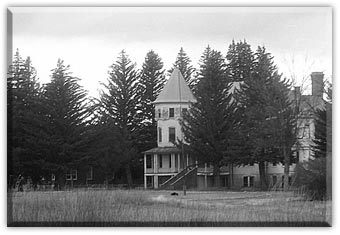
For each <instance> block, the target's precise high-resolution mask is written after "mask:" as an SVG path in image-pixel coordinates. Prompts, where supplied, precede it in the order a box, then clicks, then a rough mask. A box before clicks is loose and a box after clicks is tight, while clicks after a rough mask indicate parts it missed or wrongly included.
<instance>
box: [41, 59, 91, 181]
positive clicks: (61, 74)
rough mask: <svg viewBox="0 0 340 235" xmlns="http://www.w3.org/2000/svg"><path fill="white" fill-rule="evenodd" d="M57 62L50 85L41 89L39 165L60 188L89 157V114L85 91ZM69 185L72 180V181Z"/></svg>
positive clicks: (66, 67)
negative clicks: (67, 176) (42, 123)
mask: <svg viewBox="0 0 340 235" xmlns="http://www.w3.org/2000/svg"><path fill="white" fill-rule="evenodd" d="M69 68H70V66H65V65H64V62H63V61H62V60H60V59H59V60H58V63H57V67H56V68H55V69H53V70H52V76H51V82H50V83H48V84H46V85H45V87H44V106H45V110H44V118H45V122H46V124H47V125H44V129H43V133H44V135H43V133H42V134H41V139H43V140H42V141H41V143H40V148H41V150H43V151H42V153H41V159H40V165H41V167H42V168H43V169H46V170H47V171H48V172H49V173H53V174H55V175H56V180H57V181H58V183H59V184H61V185H63V184H64V182H65V176H66V172H67V171H70V170H71V169H73V170H74V169H77V167H79V166H80V165H81V164H82V162H84V161H86V160H87V159H88V158H89V155H88V154H89V151H90V147H91V145H90V139H89V131H90V128H89V123H90V122H91V119H90V115H91V112H90V110H89V107H88V105H87V103H86V96H87V92H86V91H85V90H84V89H83V88H82V87H81V86H80V85H79V81H80V79H79V78H76V77H73V76H72V74H71V72H69ZM71 183H72V181H71Z"/></svg>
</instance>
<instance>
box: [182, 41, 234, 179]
mask: <svg viewBox="0 0 340 235" xmlns="http://www.w3.org/2000/svg"><path fill="white" fill-rule="evenodd" d="M230 88H231V83H230V80H229V78H228V73H227V71H226V64H225V62H224V59H223V57H222V55H221V53H220V52H218V51H215V50H212V49H210V47H207V48H206V50H205V51H204V53H203V55H202V57H201V65H200V72H199V77H198V82H197V90H196V98H197V103H194V104H192V107H191V109H190V112H188V114H185V115H184V118H183V121H182V122H181V125H182V128H183V132H184V141H185V142H186V143H188V145H187V146H185V148H186V150H187V151H188V152H189V153H190V154H191V155H192V156H194V157H196V158H197V159H198V160H199V161H200V162H208V163H212V164H213V165H214V175H215V185H216V186H219V167H220V165H221V162H222V161H225V162H230V161H231V160H232V159H231V157H230V151H231V148H230V145H231V144H230V143H231V140H232V138H233V131H234V127H235V124H236V123H237V118H236V117H235V111H236V106H235V104H234V103H233V102H232V97H231V93H230V92H229V90H230Z"/></svg>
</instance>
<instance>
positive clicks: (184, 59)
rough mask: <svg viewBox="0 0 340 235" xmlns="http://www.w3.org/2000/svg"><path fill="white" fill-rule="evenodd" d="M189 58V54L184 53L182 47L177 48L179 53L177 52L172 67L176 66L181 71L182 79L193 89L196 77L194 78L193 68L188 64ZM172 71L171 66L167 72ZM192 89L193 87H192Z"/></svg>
mask: <svg viewBox="0 0 340 235" xmlns="http://www.w3.org/2000/svg"><path fill="white" fill-rule="evenodd" d="M190 63H191V60H190V58H189V56H188V55H187V54H186V53H185V51H184V50H183V47H181V49H180V50H179V53H178V54H177V57H176V61H175V63H174V64H173V67H176V68H178V69H179V71H180V72H181V74H182V76H183V78H184V80H185V81H186V83H187V84H188V86H189V87H190V88H191V89H193V88H194V86H195V83H196V82H195V81H196V79H195V78H194V73H195V68H194V67H193V66H192V65H190ZM172 71H173V68H171V69H170V70H169V74H171V73H172ZM193 90H194V89H193Z"/></svg>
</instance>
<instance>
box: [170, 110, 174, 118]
mask: <svg viewBox="0 0 340 235" xmlns="http://www.w3.org/2000/svg"><path fill="white" fill-rule="evenodd" d="M169 117H170V118H173V117H175V109H174V108H169Z"/></svg>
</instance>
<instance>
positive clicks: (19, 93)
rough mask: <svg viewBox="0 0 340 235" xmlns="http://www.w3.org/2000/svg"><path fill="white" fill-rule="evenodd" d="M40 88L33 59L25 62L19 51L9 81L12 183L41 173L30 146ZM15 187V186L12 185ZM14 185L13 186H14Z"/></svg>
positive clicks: (9, 144)
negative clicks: (33, 173) (34, 161)
mask: <svg viewBox="0 0 340 235" xmlns="http://www.w3.org/2000/svg"><path fill="white" fill-rule="evenodd" d="M40 95H41V90H40V85H39V83H38V81H37V78H36V71H35V69H34V67H33V66H32V65H31V60H30V57H27V59H26V60H23V59H22V58H21V56H20V54H19V51H18V50H17V52H16V54H15V56H14V60H13V62H12V65H11V66H10V67H9V69H8V77H7V131H8V132H7V151H8V171H7V173H8V179H9V181H11V179H13V178H16V176H18V175H19V174H21V175H24V176H28V175H30V173H31V172H32V171H33V172H36V173H37V172H38V170H37V169H36V168H34V167H33V162H32V161H33V160H34V157H35V152H36V149H35V148H33V147H32V146H31V145H30V143H29V140H30V133H32V132H33V133H34V132H36V131H35V130H34V127H35V126H34V125H33V124H35V123H36V121H37V114H38V113H39V99H40ZM11 183H13V182H11ZM11 183H10V184H11Z"/></svg>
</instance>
